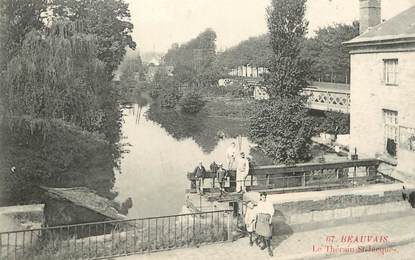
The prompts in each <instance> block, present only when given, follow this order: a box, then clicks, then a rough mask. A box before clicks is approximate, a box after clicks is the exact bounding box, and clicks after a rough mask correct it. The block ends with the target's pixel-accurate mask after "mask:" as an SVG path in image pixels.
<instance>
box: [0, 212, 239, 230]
mask: <svg viewBox="0 0 415 260" xmlns="http://www.w3.org/2000/svg"><path fill="white" fill-rule="evenodd" d="M230 212H232V210H215V211H204V212H194V213H186V214H176V215H165V216H156V217H146V218H131V219H121V220H118V219H117V220H107V221H96V222H86V223H80V224H71V225H60V226H52V227H43V228H33V229H21V230H12V231H3V232H0V235H4V234H8V233H9V234H11V233H21V232H28V231H44V230H53V229H62V228H73V227H80V226H91V225H102V224H119V223H124V222H135V221H146V220H153V219H162V218H174V217H187V216H193V215H204V214H214V213H230Z"/></svg>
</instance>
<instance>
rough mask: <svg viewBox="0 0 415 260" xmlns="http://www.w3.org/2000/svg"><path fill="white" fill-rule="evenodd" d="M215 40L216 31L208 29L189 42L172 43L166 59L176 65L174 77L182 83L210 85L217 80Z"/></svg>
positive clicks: (168, 63)
mask: <svg viewBox="0 0 415 260" xmlns="http://www.w3.org/2000/svg"><path fill="white" fill-rule="evenodd" d="M215 41H216V33H215V32H214V31H213V30H212V29H206V30H205V31H204V32H202V33H200V34H199V35H198V36H197V37H196V38H195V39H192V40H190V41H188V42H187V43H184V44H182V45H180V46H179V45H178V44H173V45H172V47H171V48H170V49H169V51H168V52H167V54H166V55H165V56H164V61H165V63H166V64H167V65H171V66H173V67H174V73H173V74H174V77H175V78H176V80H177V81H178V82H179V83H180V84H181V85H188V86H193V85H195V86H209V85H212V84H214V83H215V82H216V81H217V79H218V70H217V68H216V66H215V65H216V43H215Z"/></svg>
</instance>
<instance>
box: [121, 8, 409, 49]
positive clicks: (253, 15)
mask: <svg viewBox="0 0 415 260" xmlns="http://www.w3.org/2000/svg"><path fill="white" fill-rule="evenodd" d="M126 2H128V3H129V4H130V11H131V20H132V23H133V24H134V32H133V39H134V40H135V41H136V42H137V45H138V48H139V50H140V52H141V53H144V52H152V51H155V52H166V51H167V50H168V49H169V48H170V46H171V45H172V44H173V43H175V42H177V43H183V42H186V41H188V40H190V39H192V38H195V37H196V36H197V35H198V34H199V33H200V32H202V31H204V30H205V29H206V28H212V29H213V30H214V31H215V32H216V33H217V46H218V50H224V49H226V48H229V47H232V46H234V45H237V44H238V43H239V42H241V41H243V40H246V39H248V38H249V37H252V36H258V35H260V34H263V33H266V32H267V25H266V11H265V9H266V7H267V6H269V5H270V2H271V0H126ZM413 5H415V0H382V19H389V18H391V17H393V16H395V15H396V14H398V13H400V12H402V11H404V10H406V9H407V8H409V7H411V6H413ZM358 17H359V0H308V1H307V12H306V19H307V20H308V21H309V36H312V35H313V32H314V31H315V30H316V29H318V28H319V27H324V26H327V25H332V24H335V23H349V24H350V23H351V22H352V21H353V20H357V19H358Z"/></svg>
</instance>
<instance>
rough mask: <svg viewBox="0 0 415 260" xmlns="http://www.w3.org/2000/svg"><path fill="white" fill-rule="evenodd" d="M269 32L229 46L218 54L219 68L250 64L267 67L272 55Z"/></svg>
mask: <svg viewBox="0 0 415 260" xmlns="http://www.w3.org/2000/svg"><path fill="white" fill-rule="evenodd" d="M269 41H270V39H269V34H264V35H261V36H258V37H251V38H249V39H248V40H245V41H242V42H241V43H239V44H238V45H236V46H235V47H232V48H229V49H227V50H225V51H224V52H222V53H221V54H219V55H218V64H219V66H220V67H221V68H227V69H230V68H235V67H237V66H241V65H246V64H250V65H252V66H258V67H267V66H268V65H269V59H270V57H271V56H272V49H271V46H270V42H269Z"/></svg>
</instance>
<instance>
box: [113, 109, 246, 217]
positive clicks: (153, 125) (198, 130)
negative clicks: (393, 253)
mask: <svg viewBox="0 0 415 260" xmlns="http://www.w3.org/2000/svg"><path fill="white" fill-rule="evenodd" d="M122 132H123V136H124V142H126V143H128V144H129V146H128V149H129V152H128V153H126V154H124V156H123V158H122V160H121V173H116V182H115V186H114V190H115V191H117V192H118V193H119V195H118V197H117V199H118V200H124V199H126V198H128V197H131V198H132V200H133V207H132V208H131V209H130V211H129V213H128V216H129V217H131V218H135V217H148V216H159V215H169V214H177V213H180V212H181V210H182V207H183V205H184V201H185V190H186V189H187V188H189V181H188V180H187V177H186V173H187V172H188V171H192V170H193V169H194V167H195V166H196V165H197V163H198V161H199V160H201V161H202V162H203V163H204V165H205V167H206V168H208V167H209V165H210V163H211V162H213V161H216V162H224V161H225V153H226V149H227V148H228V147H229V146H230V144H231V142H232V141H235V140H236V139H235V138H234V137H236V136H237V135H244V134H245V133H246V126H245V124H244V122H241V121H238V120H232V119H224V118H211V117H208V116H203V117H201V115H198V116H185V115H182V114H180V113H178V112H176V111H162V110H159V108H157V106H150V105H146V106H144V107H141V106H139V105H138V104H135V105H133V106H132V107H130V108H127V109H124V123H123V126H122ZM218 132H219V133H223V134H225V137H224V138H219V137H218ZM251 145H252V144H251V143H250V142H249V141H248V139H247V138H242V142H241V148H242V150H243V151H249V149H250V146H251Z"/></svg>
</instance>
